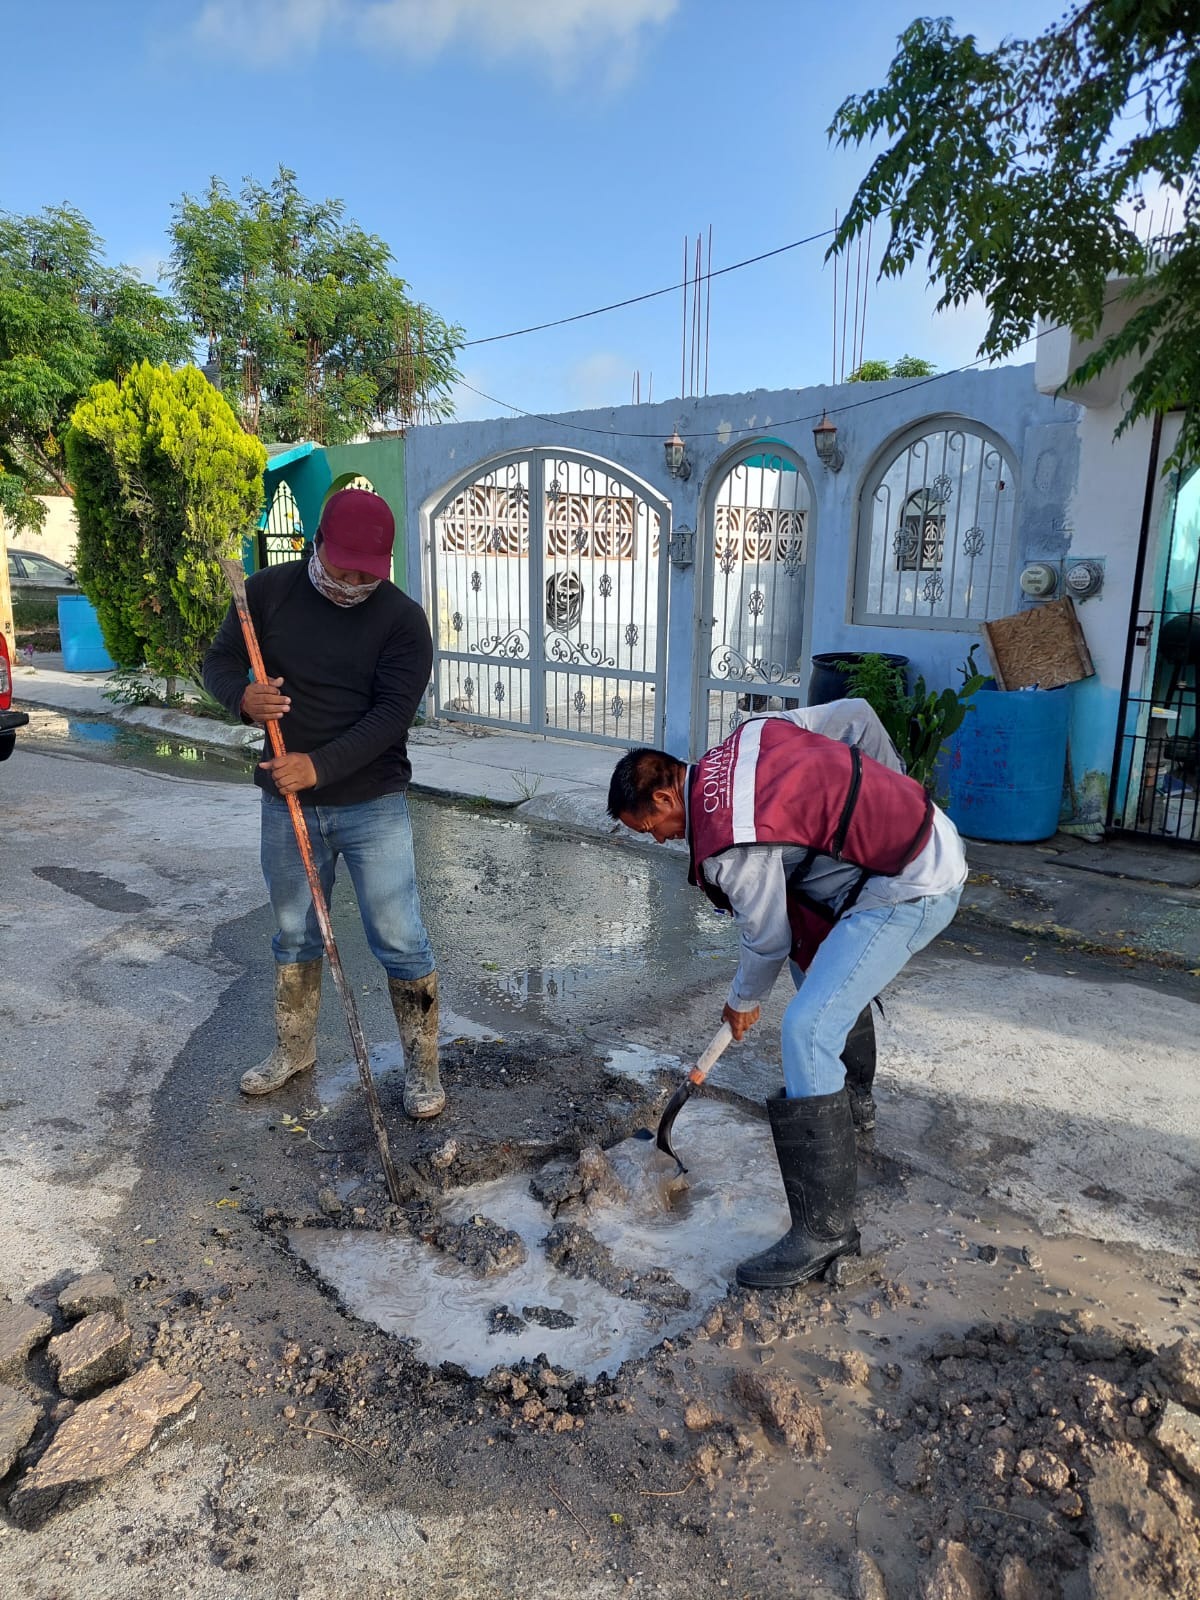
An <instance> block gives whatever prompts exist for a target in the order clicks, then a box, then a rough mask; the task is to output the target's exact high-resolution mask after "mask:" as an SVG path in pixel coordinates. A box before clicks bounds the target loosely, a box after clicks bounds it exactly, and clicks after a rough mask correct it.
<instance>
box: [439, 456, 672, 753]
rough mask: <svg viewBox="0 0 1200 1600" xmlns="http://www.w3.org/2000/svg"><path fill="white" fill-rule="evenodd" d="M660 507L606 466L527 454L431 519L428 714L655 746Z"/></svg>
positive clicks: (666, 512) (477, 480)
mask: <svg viewBox="0 0 1200 1600" xmlns="http://www.w3.org/2000/svg"><path fill="white" fill-rule="evenodd" d="M669 537H670V506H669V504H668V503H667V502H666V501H665V500H661V499H660V498H659V497H658V496H656V495H654V494H653V493H652V492H651V491H649V490H648V489H647V488H646V487H645V486H644V485H643V484H641V483H639V482H638V481H637V480H636V479H635V478H633V477H631V476H630V475H629V474H627V473H625V472H623V471H622V470H621V469H620V468H619V467H617V466H615V465H614V464H613V463H611V462H607V461H600V460H596V459H594V458H592V457H589V456H584V455H580V454H576V453H574V452H570V451H561V450H540V449H539V450H527V451H522V452H520V453H518V454H514V455H510V456H507V457H505V459H504V460H502V461H497V462H492V463H489V464H488V465H487V466H485V467H483V468H481V469H480V470H478V471H476V472H475V473H474V474H473V475H472V476H471V477H470V478H469V479H467V480H465V481H463V482H460V483H459V484H457V485H456V486H455V487H454V488H452V489H451V490H450V491H449V492H448V493H447V494H446V495H444V496H443V497H442V499H441V500H440V501H439V502H438V503H437V505H436V506H435V507H434V509H433V511H432V513H431V515H430V518H429V550H430V598H431V607H432V613H433V617H432V621H433V636H434V713H435V715H436V716H439V717H445V718H448V719H451V720H459V721H470V722H480V723H485V724H488V725H489V726H493V727H505V728H512V729H520V730H524V731H527V732H532V733H546V734H553V735H554V736H556V737H560V738H576V739H587V740H593V741H596V742H600V743H607V744H658V743H661V742H662V728H663V710H664V692H663V691H664V682H665V669H666V646H667V629H666V611H667V563H666V560H665V556H666V549H667V542H668V540H669Z"/></svg>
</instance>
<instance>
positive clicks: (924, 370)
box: [846, 356, 937, 383]
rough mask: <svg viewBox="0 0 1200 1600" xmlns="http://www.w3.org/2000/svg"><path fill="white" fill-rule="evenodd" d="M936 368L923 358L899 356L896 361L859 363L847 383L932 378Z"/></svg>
mask: <svg viewBox="0 0 1200 1600" xmlns="http://www.w3.org/2000/svg"><path fill="white" fill-rule="evenodd" d="M936 371H937V368H936V367H935V366H934V364H933V362H932V361H926V359H925V357H924V356H901V357H900V359H899V360H898V361H860V362H859V364H858V366H857V367H855V369H854V371H853V372H852V373H851V374H850V375H849V377H848V378H847V379H846V382H847V383H882V382H884V381H885V380H886V379H888V378H932V377H933V375H934V373H935V372H936Z"/></svg>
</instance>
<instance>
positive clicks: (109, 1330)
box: [47, 1311, 133, 1395]
mask: <svg viewBox="0 0 1200 1600" xmlns="http://www.w3.org/2000/svg"><path fill="white" fill-rule="evenodd" d="M132 1343H133V1339H132V1335H131V1334H130V1331H129V1328H128V1326H127V1325H126V1323H125V1322H123V1321H122V1319H121V1318H120V1317H117V1316H114V1315H113V1313H112V1312H111V1311H94V1312H93V1313H92V1314H91V1316H87V1317H84V1319H83V1321H82V1322H77V1323H76V1324H75V1326H74V1327H73V1328H69V1329H68V1330H67V1332H66V1333H60V1334H59V1336H58V1338H57V1339H51V1341H50V1344H49V1346H48V1347H47V1354H48V1355H49V1357H50V1363H51V1365H52V1366H53V1367H54V1369H55V1373H56V1374H57V1381H58V1387H59V1388H60V1389H61V1390H62V1392H63V1394H70V1395H75V1394H84V1393H86V1391H87V1390H88V1389H94V1388H95V1387H96V1386H97V1384H101V1383H111V1382H112V1380H113V1379H114V1378H120V1377H123V1376H124V1374H125V1373H126V1372H128V1370H129V1353H130V1349H131V1346H132Z"/></svg>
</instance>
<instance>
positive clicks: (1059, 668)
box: [983, 595, 1096, 689]
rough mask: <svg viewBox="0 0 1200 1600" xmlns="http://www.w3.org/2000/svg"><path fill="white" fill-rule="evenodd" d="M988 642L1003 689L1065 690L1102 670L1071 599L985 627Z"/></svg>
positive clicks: (997, 620)
mask: <svg viewBox="0 0 1200 1600" xmlns="http://www.w3.org/2000/svg"><path fill="white" fill-rule="evenodd" d="M983 637H984V640H985V641H986V643H987V649H988V655H989V656H990V657H991V661H992V673H993V675H994V677H995V679H996V683H997V685H998V687H999V688H1001V689H1031V688H1035V687H1036V688H1038V689H1060V688H1061V687H1062V686H1063V684H1065V683H1078V682H1079V680H1080V678H1090V677H1091V676H1092V674H1093V673H1094V672H1095V670H1096V669H1095V667H1094V666H1093V665H1092V657H1091V652H1090V651H1089V650H1088V647H1087V640H1086V639H1085V638H1084V636H1083V629H1082V628H1081V627H1080V626H1079V617H1078V616H1077V615H1076V611H1075V602H1074V601H1073V600H1072V599H1071V598H1070V596H1069V595H1064V597H1063V598H1062V599H1061V600H1051V601H1049V602H1048V603H1047V604H1046V605H1044V606H1032V607H1031V608H1030V609H1029V610H1028V611H1017V612H1015V613H1014V614H1013V615H1012V616H1011V617H997V618H996V620H995V621H994V622H985V623H984V624H983Z"/></svg>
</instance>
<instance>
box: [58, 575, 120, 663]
mask: <svg viewBox="0 0 1200 1600" xmlns="http://www.w3.org/2000/svg"><path fill="white" fill-rule="evenodd" d="M58 636H59V638H60V639H61V640H62V653H63V666H64V667H66V669H67V671H68V672H111V671H112V670H113V667H114V666H115V665H116V663H115V662H114V661H113V658H112V657H111V656H110V655H109V653H108V651H107V650H106V649H105V647H104V635H103V634H102V633H101V632H100V619H99V617H98V616H97V615H96V608H95V606H94V605H93V604H92V602H91V601H90V600H89V599H88V597H87V595H85V594H60V595H59V597H58Z"/></svg>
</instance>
